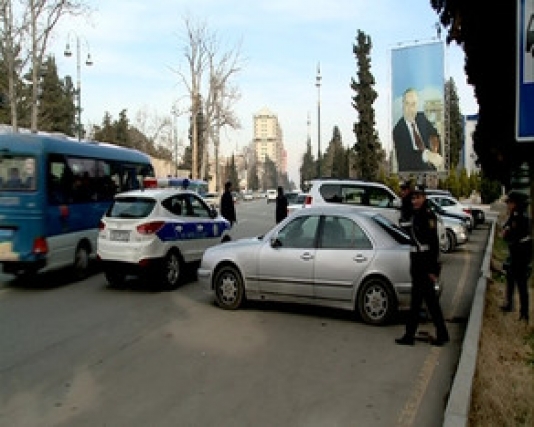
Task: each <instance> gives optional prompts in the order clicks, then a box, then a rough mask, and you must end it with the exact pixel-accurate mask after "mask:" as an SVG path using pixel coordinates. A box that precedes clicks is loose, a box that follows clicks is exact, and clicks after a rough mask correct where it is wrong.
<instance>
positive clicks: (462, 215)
mask: <svg viewBox="0 0 534 427" xmlns="http://www.w3.org/2000/svg"><path fill="white" fill-rule="evenodd" d="M428 204H429V205H430V207H431V208H432V210H433V211H434V212H436V213H437V214H439V215H440V216H441V217H444V216H447V217H450V218H455V219H458V220H460V221H462V223H463V224H464V226H465V228H466V229H467V231H468V232H469V231H471V230H470V229H469V223H470V216H469V214H467V213H465V212H458V211H452V210H445V209H443V208H442V207H441V206H440V205H439V204H438V203H437V202H436V201H435V200H434V199H432V198H428Z"/></svg>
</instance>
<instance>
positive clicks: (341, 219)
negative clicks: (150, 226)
mask: <svg viewBox="0 0 534 427" xmlns="http://www.w3.org/2000/svg"><path fill="white" fill-rule="evenodd" d="M409 253H410V245H409V238H408V237H407V235H406V234H405V233H404V232H403V231H402V230H401V229H399V227H398V226H397V225H395V224H394V223H392V222H391V221H390V220H388V219H386V218H385V217H383V216H381V215H380V214H373V213H369V212H363V211H360V210H355V209H351V208H350V207H346V206H317V207H311V208H309V209H301V210H298V211H295V212H294V214H293V215H291V216H290V217H287V218H286V219H285V220H284V221H282V222H281V223H280V224H278V225H276V226H275V227H274V228H273V229H271V230H270V231H269V232H267V233H266V234H265V235H264V236H260V237H254V238H247V239H240V240H236V241H232V242H227V243H224V244H221V245H216V246H214V247H211V248H209V249H207V250H206V251H205V252H204V255H203V257H202V262H201V265H200V267H199V269H198V280H199V282H200V283H201V285H202V286H203V287H204V289H205V290H206V291H208V292H210V293H211V294H212V295H213V296H214V299H215V302H216V303H217V305H218V306H219V307H221V308H224V309H230V310H234V309H237V308H239V307H240V306H241V305H242V304H243V303H244V302H245V301H246V300H247V299H248V300H271V301H286V302H297V303H304V304H313V305H321V306H328V307H335V308H340V309H346V310H354V311H356V312H357V313H358V314H359V316H360V318H361V319H362V320H363V321H364V322H366V323H369V324H373V325H383V324H386V323H388V322H389V321H390V320H391V319H392V317H393V316H394V315H395V313H396V312H397V311H398V310H399V309H406V308H408V306H409V301H410V289H411V278H410V272H409V271H410V268H409V264H410V260H409ZM437 287H438V285H437ZM437 290H438V292H439V289H438V288H437Z"/></svg>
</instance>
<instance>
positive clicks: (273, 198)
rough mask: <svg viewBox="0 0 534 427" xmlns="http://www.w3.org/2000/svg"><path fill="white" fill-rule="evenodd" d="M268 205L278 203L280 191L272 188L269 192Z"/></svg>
mask: <svg viewBox="0 0 534 427" xmlns="http://www.w3.org/2000/svg"><path fill="white" fill-rule="evenodd" d="M266 194H267V203H271V202H276V196H278V190H276V189H274V188H270V189H268V190H267V193H266Z"/></svg>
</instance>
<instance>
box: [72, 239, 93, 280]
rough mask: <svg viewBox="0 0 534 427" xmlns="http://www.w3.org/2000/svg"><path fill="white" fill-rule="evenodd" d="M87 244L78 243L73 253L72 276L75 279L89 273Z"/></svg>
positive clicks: (82, 277)
mask: <svg viewBox="0 0 534 427" xmlns="http://www.w3.org/2000/svg"><path fill="white" fill-rule="evenodd" d="M89 253H90V250H89V245H88V244H87V243H84V242H82V243H80V244H79V245H78V247H77V248H76V252H75V253H74V264H73V268H74V278H75V279H76V280H83V279H85V278H86V277H87V276H88V275H89Z"/></svg>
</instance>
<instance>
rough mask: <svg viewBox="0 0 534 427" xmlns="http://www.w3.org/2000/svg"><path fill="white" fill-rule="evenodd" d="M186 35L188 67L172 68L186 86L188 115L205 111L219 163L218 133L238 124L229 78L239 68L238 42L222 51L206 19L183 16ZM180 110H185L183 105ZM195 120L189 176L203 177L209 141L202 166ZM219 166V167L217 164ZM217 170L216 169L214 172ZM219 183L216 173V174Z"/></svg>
mask: <svg viewBox="0 0 534 427" xmlns="http://www.w3.org/2000/svg"><path fill="white" fill-rule="evenodd" d="M184 25H185V33H186V38H185V40H184V45H183V50H184V56H185V58H186V61H187V65H188V70H187V71H182V70H180V69H178V70H174V71H175V72H176V74H178V76H179V77H180V79H181V82H182V83H183V85H184V86H185V88H186V90H187V92H188V95H189V99H190V105H191V109H190V112H191V117H193V118H196V117H197V114H198V113H199V111H202V112H203V113H204V121H205V124H206V127H207V129H206V132H207V136H208V137H209V140H211V141H213V142H214V144H215V147H216V155H215V156H216V159H215V160H216V165H218V144H219V141H218V139H219V138H218V136H219V133H220V129H221V127H223V126H229V127H231V128H234V129H235V128H238V127H239V121H238V120H237V117H236V115H235V113H234V111H233V106H234V104H235V102H236V101H237V100H238V99H239V98H240V96H239V91H238V89H237V87H236V86H232V84H231V78H232V77H233V76H234V75H235V74H237V73H238V72H239V71H240V70H241V62H242V59H241V53H240V49H239V46H238V47H234V48H230V49H229V50H227V51H225V52H222V53H221V50H222V49H221V43H220V40H219V38H218V36H217V34H216V33H214V32H210V31H209V29H208V28H207V25H206V23H205V22H196V21H193V20H192V19H190V18H188V17H185V18H184ZM182 111H184V110H183V109H182ZM197 126H198V123H197V120H196V119H194V120H192V128H193V129H192V147H191V149H192V150H191V151H192V176H193V178H198V175H199V173H200V175H201V176H202V177H204V176H205V175H206V169H207V164H208V144H206V146H205V147H204V148H203V150H202V152H203V156H202V162H201V167H200V169H199V167H198V162H199V158H198V153H199V150H198V143H199V141H198V129H197ZM217 169H218V168H217ZM217 172H218V171H216V174H217V175H218V173H217ZM216 182H217V183H218V176H217V177H216Z"/></svg>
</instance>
